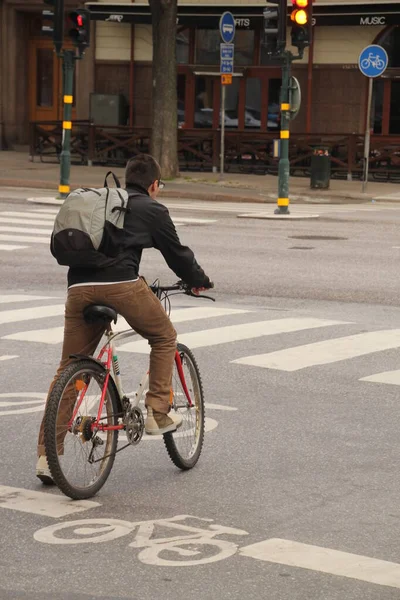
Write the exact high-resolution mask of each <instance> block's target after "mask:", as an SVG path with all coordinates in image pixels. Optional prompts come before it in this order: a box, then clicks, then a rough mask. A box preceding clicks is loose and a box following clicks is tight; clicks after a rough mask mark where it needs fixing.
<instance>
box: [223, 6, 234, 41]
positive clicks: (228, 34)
mask: <svg viewBox="0 0 400 600" xmlns="http://www.w3.org/2000/svg"><path fill="white" fill-rule="evenodd" d="M219 30H220V33H221V37H222V40H223V41H224V42H225V43H226V44H230V43H231V42H233V40H234V38H235V17H234V16H233V14H232V13H231V12H224V13H223V14H222V16H221V18H220V20H219Z"/></svg>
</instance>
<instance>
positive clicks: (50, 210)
mask: <svg viewBox="0 0 400 600" xmlns="http://www.w3.org/2000/svg"><path fill="white" fill-rule="evenodd" d="M59 211H60V209H59V208H35V210H30V211H29V212H30V213H43V214H46V215H52V217H53V219H54V217H55V216H56V215H58V213H59Z"/></svg>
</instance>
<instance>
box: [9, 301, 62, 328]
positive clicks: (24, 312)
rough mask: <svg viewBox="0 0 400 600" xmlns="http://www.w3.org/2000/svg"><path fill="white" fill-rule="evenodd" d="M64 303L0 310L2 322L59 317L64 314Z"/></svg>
mask: <svg viewBox="0 0 400 600" xmlns="http://www.w3.org/2000/svg"><path fill="white" fill-rule="evenodd" d="M64 310H65V308H64V304H52V305H50V306H38V307H35V308H17V309H15V310H4V311H1V312H0V324H1V325H3V324H4V323H18V322H19V321H31V320H33V319H43V318H47V317H58V316H59V315H63V314H64Z"/></svg>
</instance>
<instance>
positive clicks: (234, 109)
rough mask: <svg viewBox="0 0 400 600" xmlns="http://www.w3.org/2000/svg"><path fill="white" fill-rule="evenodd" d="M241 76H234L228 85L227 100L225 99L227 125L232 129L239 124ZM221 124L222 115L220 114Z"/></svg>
mask: <svg viewBox="0 0 400 600" xmlns="http://www.w3.org/2000/svg"><path fill="white" fill-rule="evenodd" d="M239 85H240V80H239V77H234V78H233V80H232V84H231V85H227V86H225V87H226V100H225V127H227V128H230V129H237V128H238V126H239V115H238V107H239V106H238V105H239ZM220 125H221V116H220Z"/></svg>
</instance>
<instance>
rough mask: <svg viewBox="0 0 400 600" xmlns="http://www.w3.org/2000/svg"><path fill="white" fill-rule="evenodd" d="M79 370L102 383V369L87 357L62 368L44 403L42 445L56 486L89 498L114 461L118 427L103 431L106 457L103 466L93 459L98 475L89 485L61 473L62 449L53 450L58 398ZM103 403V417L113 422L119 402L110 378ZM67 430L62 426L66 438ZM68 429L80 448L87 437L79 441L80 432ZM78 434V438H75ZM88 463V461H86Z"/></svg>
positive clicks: (55, 447)
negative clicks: (108, 411)
mask: <svg viewBox="0 0 400 600" xmlns="http://www.w3.org/2000/svg"><path fill="white" fill-rule="evenodd" d="M79 374H85V375H89V376H90V382H91V381H92V378H94V380H95V381H96V382H97V383H98V385H99V386H101V389H102V386H103V384H102V383H101V382H100V379H101V377H102V376H104V369H103V368H102V367H101V366H100V365H97V364H96V363H95V362H94V361H91V360H85V359H81V360H77V361H74V362H73V363H71V364H70V365H68V366H67V367H66V368H65V369H64V371H63V372H62V373H61V375H60V377H59V378H58V380H57V382H56V383H55V385H54V387H53V390H52V392H51V394H50V396H49V399H48V402H47V405H46V410H45V421H44V446H45V450H46V456H47V462H48V465H49V469H50V473H51V475H52V478H53V480H54V483H55V484H56V485H57V487H58V488H59V489H60V490H61V491H62V492H63V493H64V494H65V495H66V496H69V497H70V498H72V499H73V500H84V499H86V498H91V497H92V496H94V495H95V494H96V493H97V492H98V491H99V490H100V489H101V488H102V487H103V485H104V484H105V482H106V481H107V478H108V476H109V474H110V471H111V469H112V466H113V464H114V460H115V451H116V449H117V443H118V431H117V430H115V431H108V432H107V433H106V436H107V444H106V450H105V455H107V458H104V461H106V463H105V466H104V465H103V464H101V463H102V462H103V461H101V462H99V463H96V464H99V465H100V469H101V471H100V475H99V477H98V478H96V480H95V481H94V482H93V483H89V485H87V486H86V485H84V486H82V485H80V486H77V485H76V484H75V483H72V481H70V480H69V479H68V477H67V475H66V473H64V469H63V467H62V461H64V458H65V457H64V454H65V453H63V454H60V455H59V454H58V452H57V428H56V425H57V418H58V414H59V407H60V402H61V399H62V398H63V394H64V391H65V390H66V389H67V387H68V386H71V385H72V384H71V382H72V381H73V380H74V378H75V377H76V376H78V375H79ZM89 385H90V384H89ZM88 398H90V396H88ZM108 402H109V403H110V405H108ZM105 406H106V407H107V410H110V409H111V414H110V416H109V417H107V418H108V422H109V423H110V424H112V425H116V424H117V421H118V417H116V416H115V415H116V414H117V413H118V410H119V408H118V407H119V402H118V397H117V392H116V390H115V387H114V386H113V384H112V382H109V384H108V386H107V393H106V402H105ZM67 433H68V431H67V429H66V435H65V439H67ZM69 433H71V434H72V436H73V438H74V439H75V440H78V442H79V441H80V446H81V448H83V444H85V443H88V440H84V441H83V442H82V439H83V434H76V433H72V432H69ZM59 434H60V432H59ZM109 436H110V437H109ZM78 438H81V439H80V440H79V439H78ZM63 445H64V439H63ZM101 445H102V444H101ZM85 454H87V453H86V451H83V452H81V455H83V457H84V458H85ZM108 455H110V456H108ZM61 457H63V458H62V461H61V460H60V459H61ZM85 462H88V461H85ZM88 464H90V463H89V462H88ZM69 471H71V469H69ZM85 473H86V465H85ZM71 477H72V474H71Z"/></svg>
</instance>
